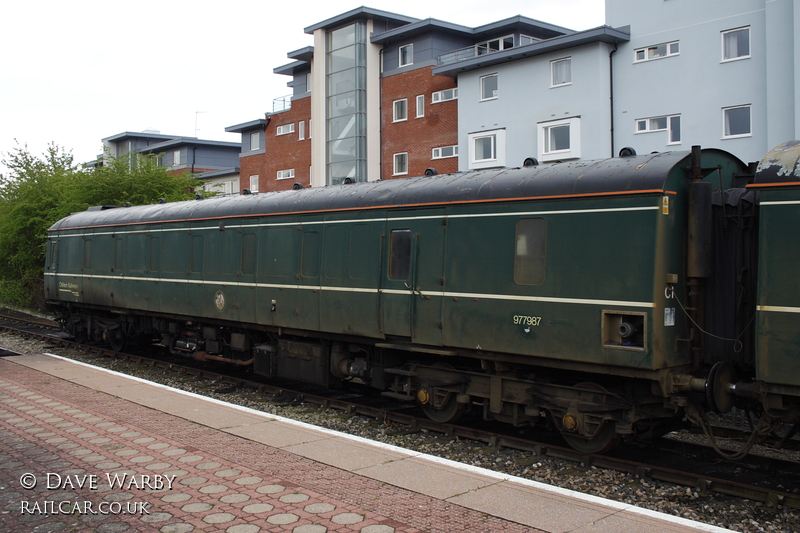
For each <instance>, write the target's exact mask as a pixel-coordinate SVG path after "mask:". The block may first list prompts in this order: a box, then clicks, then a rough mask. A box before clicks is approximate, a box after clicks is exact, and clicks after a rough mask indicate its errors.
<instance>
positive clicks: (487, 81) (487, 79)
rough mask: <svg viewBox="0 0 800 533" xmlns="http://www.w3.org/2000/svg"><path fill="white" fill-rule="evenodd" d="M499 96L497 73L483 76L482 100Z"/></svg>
mask: <svg viewBox="0 0 800 533" xmlns="http://www.w3.org/2000/svg"><path fill="white" fill-rule="evenodd" d="M494 98H497V74H490V75H488V76H481V100H492V99H494Z"/></svg>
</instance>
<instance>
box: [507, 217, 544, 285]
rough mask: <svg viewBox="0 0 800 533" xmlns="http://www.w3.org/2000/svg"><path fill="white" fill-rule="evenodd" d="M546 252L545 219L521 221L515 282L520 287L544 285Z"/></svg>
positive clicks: (515, 253) (515, 261) (523, 219)
mask: <svg viewBox="0 0 800 533" xmlns="http://www.w3.org/2000/svg"><path fill="white" fill-rule="evenodd" d="M546 251H547V221H546V220H545V219H543V218H521V219H519V220H518V221H517V240H516V247H515V251H514V281H516V282H517V283H518V284H519V285H541V284H542V283H544V274H545V259H546Z"/></svg>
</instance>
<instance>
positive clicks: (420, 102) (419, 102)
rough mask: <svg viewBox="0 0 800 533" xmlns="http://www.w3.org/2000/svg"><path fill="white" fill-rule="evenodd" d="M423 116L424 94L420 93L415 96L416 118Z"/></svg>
mask: <svg viewBox="0 0 800 533" xmlns="http://www.w3.org/2000/svg"><path fill="white" fill-rule="evenodd" d="M424 116H425V95H424V94H420V95H419V96H417V118H422V117H424Z"/></svg>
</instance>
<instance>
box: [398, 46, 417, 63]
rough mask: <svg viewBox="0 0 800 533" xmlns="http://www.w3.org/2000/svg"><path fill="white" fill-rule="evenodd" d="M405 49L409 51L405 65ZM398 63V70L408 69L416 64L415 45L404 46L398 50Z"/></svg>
mask: <svg viewBox="0 0 800 533" xmlns="http://www.w3.org/2000/svg"><path fill="white" fill-rule="evenodd" d="M404 49H406V50H408V52H407V54H406V55H407V57H406V62H405V63H403V50H404ZM397 63H398V68H402V67H407V66H409V65H413V64H414V43H411V44H406V45H403V46H401V47H399V48H398V49H397Z"/></svg>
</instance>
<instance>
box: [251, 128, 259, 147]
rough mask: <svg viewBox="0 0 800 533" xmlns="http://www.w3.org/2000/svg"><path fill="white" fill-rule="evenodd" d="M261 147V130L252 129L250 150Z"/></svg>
mask: <svg viewBox="0 0 800 533" xmlns="http://www.w3.org/2000/svg"><path fill="white" fill-rule="evenodd" d="M260 149H261V132H260V131H254V132H253V133H251V134H250V150H260Z"/></svg>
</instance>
